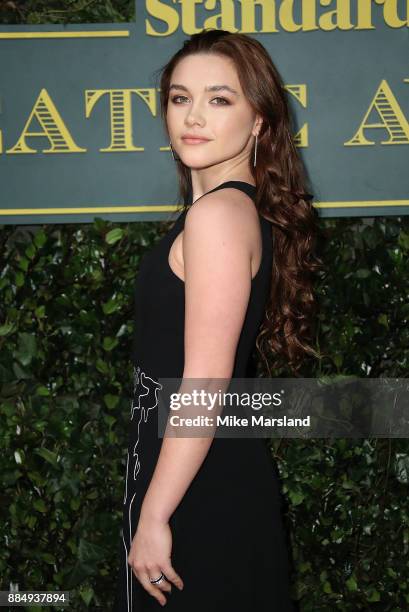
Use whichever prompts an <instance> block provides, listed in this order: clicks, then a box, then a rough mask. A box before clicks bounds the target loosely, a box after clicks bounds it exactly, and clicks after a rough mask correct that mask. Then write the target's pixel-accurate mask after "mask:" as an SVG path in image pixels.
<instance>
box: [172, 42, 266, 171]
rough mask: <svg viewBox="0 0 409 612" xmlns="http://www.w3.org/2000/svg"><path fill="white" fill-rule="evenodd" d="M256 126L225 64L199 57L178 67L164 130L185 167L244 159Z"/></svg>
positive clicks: (216, 57)
mask: <svg viewBox="0 0 409 612" xmlns="http://www.w3.org/2000/svg"><path fill="white" fill-rule="evenodd" d="M210 88H213V89H212V90H210ZM260 123H261V121H260V118H258V117H256V114H255V112H254V111H253V109H252V108H251V107H250V104H249V103H248V101H247V100H246V97H245V95H244V92H243V90H242V88H241V85H240V82H239V78H238V75H237V72H236V69H235V66H234V64H233V62H232V61H231V60H230V59H229V58H227V57H225V56H222V55H212V54H205V53H201V54H195V55H190V56H188V57H185V58H184V59H183V60H181V61H180V62H179V63H178V65H177V66H176V68H175V69H174V71H173V73H172V76H171V80H170V90H169V99H168V110H167V124H168V130H169V136H170V141H171V143H172V147H173V149H174V151H176V153H177V154H178V155H179V157H180V158H181V160H182V161H183V163H184V164H185V165H186V166H188V167H190V168H195V169H199V168H206V167H209V166H212V165H216V164H221V163H223V162H226V163H229V160H232V161H233V162H235V161H239V160H240V159H241V158H246V157H247V158H248V156H249V155H250V151H251V147H252V144H253V141H254V137H255V135H256V133H258V131H259V126H260ZM187 135H194V136H196V137H198V138H203V139H206V140H201V141H200V140H189V139H188V138H186V136H187ZM184 137H185V138H184Z"/></svg>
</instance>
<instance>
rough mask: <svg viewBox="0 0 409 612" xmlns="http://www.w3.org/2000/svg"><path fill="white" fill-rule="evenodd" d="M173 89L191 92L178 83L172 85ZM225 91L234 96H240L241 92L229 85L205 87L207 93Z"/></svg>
mask: <svg viewBox="0 0 409 612" xmlns="http://www.w3.org/2000/svg"><path fill="white" fill-rule="evenodd" d="M171 89H181V90H182V91H189V90H188V88H187V87H185V86H184V85H179V84H178V83H172V85H170V87H169V91H170V90H171ZM223 90H226V91H230V93H232V94H234V95H235V96H238V95H239V92H238V91H236V90H235V89H233V88H232V87H229V85H209V86H208V87H205V91H223Z"/></svg>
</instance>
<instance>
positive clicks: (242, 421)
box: [169, 415, 310, 427]
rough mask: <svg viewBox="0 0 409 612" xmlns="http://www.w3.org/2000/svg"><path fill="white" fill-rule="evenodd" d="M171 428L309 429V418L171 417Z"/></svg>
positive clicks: (261, 416)
mask: <svg viewBox="0 0 409 612" xmlns="http://www.w3.org/2000/svg"><path fill="white" fill-rule="evenodd" d="M169 423H170V425H171V426H172V427H214V426H216V427H249V426H251V427H300V426H301V427H309V426H310V416H306V417H305V418H303V419H299V418H294V419H293V418H287V416H286V415H284V416H283V417H280V418H276V417H267V416H263V415H252V417H251V419H248V418H246V417H236V416H217V417H210V416H201V415H198V416H196V417H180V416H179V415H172V416H171V417H170V419H169Z"/></svg>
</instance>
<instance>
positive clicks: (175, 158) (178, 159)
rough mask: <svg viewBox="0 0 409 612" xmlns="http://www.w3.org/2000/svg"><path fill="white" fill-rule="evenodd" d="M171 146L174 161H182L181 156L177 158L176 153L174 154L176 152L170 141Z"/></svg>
mask: <svg viewBox="0 0 409 612" xmlns="http://www.w3.org/2000/svg"><path fill="white" fill-rule="evenodd" d="M169 146H170V150H171V151H172V157H173V159H174V160H175V161H180V157H179V156H177V157H175V152H174V150H173V147H172V143H171V142H170V141H169Z"/></svg>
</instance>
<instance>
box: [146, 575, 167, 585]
mask: <svg viewBox="0 0 409 612" xmlns="http://www.w3.org/2000/svg"><path fill="white" fill-rule="evenodd" d="M164 578H165V574H163V573H162V574H161V575H160V576H159V578H156V580H151V579H150V578H149V582H150V583H151V584H160V583H161V582H163V580H164Z"/></svg>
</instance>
